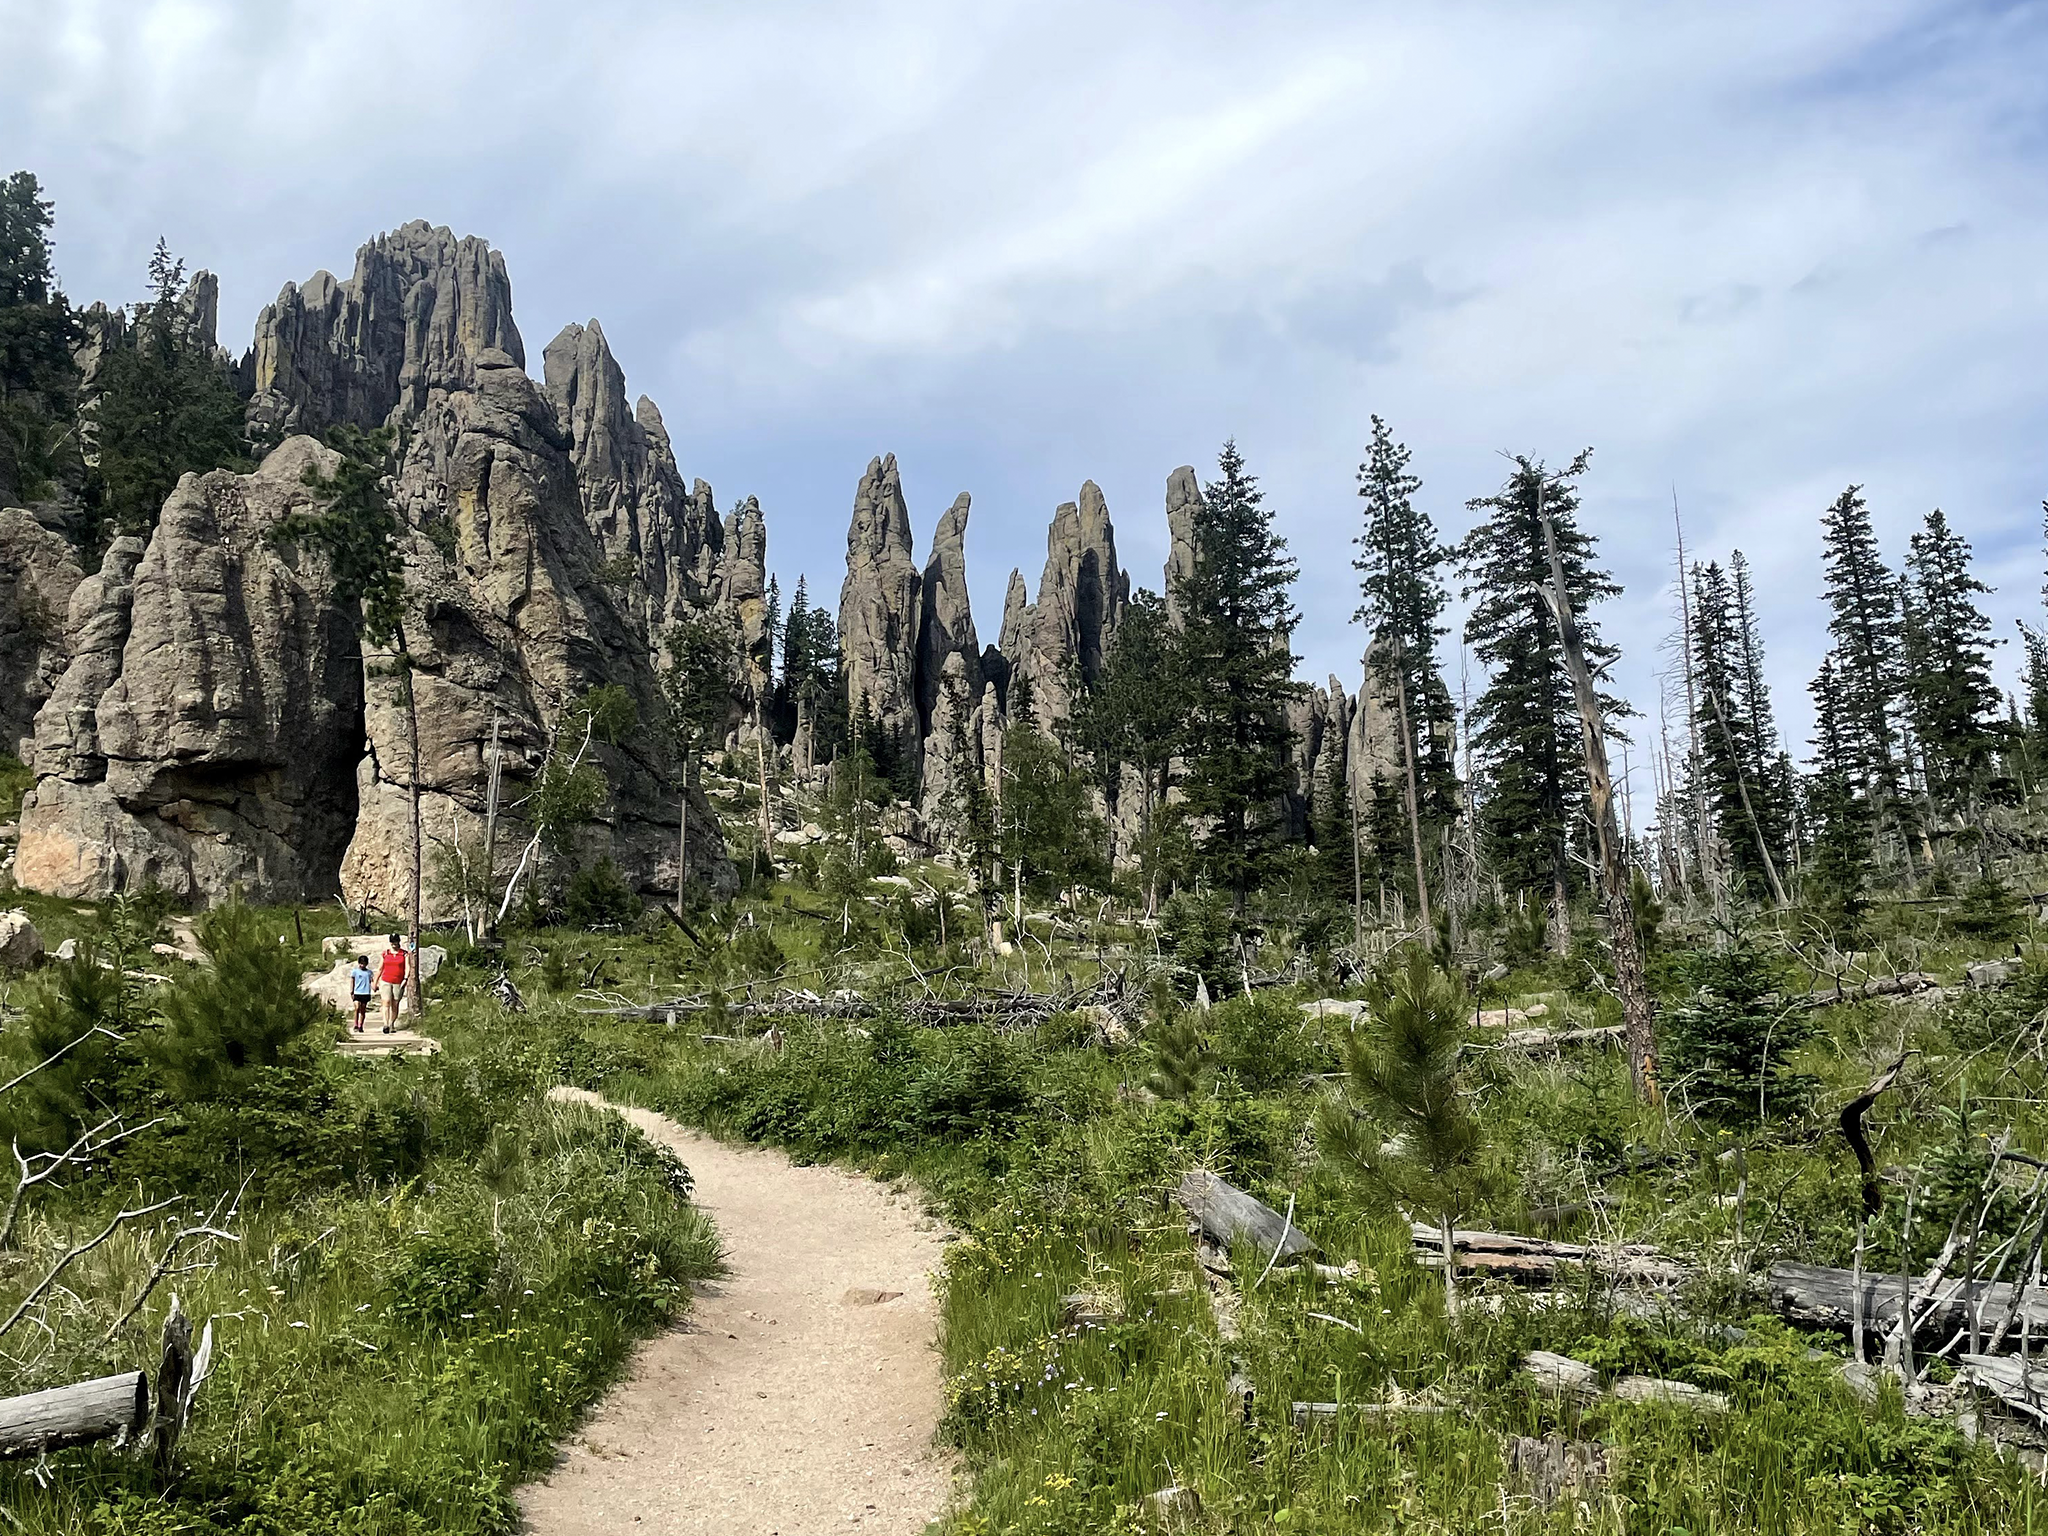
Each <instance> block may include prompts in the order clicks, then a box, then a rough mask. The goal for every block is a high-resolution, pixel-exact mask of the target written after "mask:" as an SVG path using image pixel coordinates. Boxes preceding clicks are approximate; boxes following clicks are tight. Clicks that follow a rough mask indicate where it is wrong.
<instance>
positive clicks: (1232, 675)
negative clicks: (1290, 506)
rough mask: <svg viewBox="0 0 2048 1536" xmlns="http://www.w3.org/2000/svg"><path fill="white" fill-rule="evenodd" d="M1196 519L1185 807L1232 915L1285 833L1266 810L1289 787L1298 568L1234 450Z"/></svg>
mask: <svg viewBox="0 0 2048 1536" xmlns="http://www.w3.org/2000/svg"><path fill="white" fill-rule="evenodd" d="M1217 467H1218V469H1219V470H1220V472H1221V478H1220V479H1217V480H1214V481H1212V482H1210V483H1209V484H1208V485H1206V486H1204V487H1203V501H1202V503H1201V505H1200V506H1199V507H1198V508H1197V510H1196V513H1195V566H1194V570H1193V572H1192V573H1191V574H1189V575H1187V576H1185V577H1183V578H1181V579H1180V580H1179V582H1178V583H1177V586H1176V591H1175V594H1174V596H1175V599H1176V605H1177V606H1178V608H1179V609H1180V612H1181V614H1182V617H1183V624H1182V631H1181V648H1182V655H1183V657H1184V658H1185V665H1184V669H1183V675H1184V677H1185V679H1186V683H1187V687H1188V716H1187V719H1188V733H1187V747H1186V758H1187V783H1186V794H1187V809H1188V811H1189V812H1190V813H1191V814H1192V815H1194V816H1196V817H1199V818H1204V819H1205V821H1206V824H1207V825H1206V830H1205V832H1204V834H1203V836H1202V839H1201V843H1200V846H1199V849H1198V854H1199V856H1200V858H1201V861H1202V863H1203V865H1204V867H1205V869H1206V871H1207V873H1208V875H1209V877H1210V878H1211V879H1212V880H1214V881H1216V883H1217V884H1218V885H1219V886H1222V887H1226V888H1228V889H1229V890H1230V892H1231V895H1232V898H1233V902H1234V904H1235V906H1236V907H1237V909H1238V910H1240V911H1241V910H1243V907H1244V900H1245V895H1246V893H1247V892H1248V891H1249V890H1251V889H1252V887H1254V886H1255V885H1257V884H1258V882H1259V880H1260V878H1261V877H1262V876H1263V875H1264V874H1265V872H1266V871H1267V869H1268V868H1269V866H1270V865H1271V863H1272V860H1273V857H1274V855H1275V853H1276V852H1277V850H1278V846H1279V842H1280V838H1281V834H1282V833H1283V832H1284V831H1285V828H1284V827H1283V826H1282V825H1281V824H1280V823H1279V822H1278V820H1277V818H1275V817H1274V816H1273V815H1272V813H1271V807H1272V806H1273V805H1274V803H1275V802H1276V801H1278V800H1279V798H1280V796H1281V795H1282V794H1283V793H1285V791H1286V789H1287V783H1288V773H1289V764H1288V760H1287V759H1288V750H1289V748H1290V747H1291V746H1292V745H1293V741H1294V732H1293V729H1292V728H1291V727H1290V726H1289V725H1288V723H1287V709H1286V706H1287V701H1288V700H1289V699H1290V698H1291V697H1293V695H1294V694H1295V693H1296V692H1297V691H1298V689H1297V685H1296V684H1295V682H1294V681H1293V671H1294V663H1295V660H1296V657H1295V656H1294V655H1293V653H1292V649H1291V647H1290V644H1289V641H1290V640H1291V639H1292V636H1293V633H1294V625H1295V622H1296V619H1297V617H1298V615H1297V614H1296V613H1295V609H1294V602H1293V599H1292V598H1291V597H1290V595H1289V591H1288V589H1289V588H1290V587H1291V586H1293V584H1294V578H1295V576H1296V574H1297V571H1298V568H1297V566H1296V565H1295V562H1294V560H1293V558H1292V557H1291V556H1290V555H1289V554H1288V553H1287V541H1286V540H1285V539H1283V538H1281V537H1280V536H1279V535H1278V534H1277V533H1275V532H1274V531H1273V514H1272V512H1271V511H1270V510H1269V509H1268V508H1267V507H1266V505H1265V498H1264V494H1263V493H1262V492H1261V491H1260V490H1259V485H1258V481H1257V479H1255V478H1254V477H1253V476H1252V475H1250V474H1247V473H1246V472H1245V467H1244V458H1243V456H1242V455H1240V454H1239V453H1238V451H1237V444H1236V443H1234V442H1226V443H1225V444H1224V445H1223V451H1222V453H1221V454H1220V455H1219V456H1218V458H1217Z"/></svg>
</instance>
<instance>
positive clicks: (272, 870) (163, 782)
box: [15, 438, 362, 901]
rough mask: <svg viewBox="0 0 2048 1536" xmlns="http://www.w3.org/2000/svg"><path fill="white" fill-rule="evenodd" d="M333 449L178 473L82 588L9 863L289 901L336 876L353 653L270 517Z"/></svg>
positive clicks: (344, 618)
mask: <svg viewBox="0 0 2048 1536" xmlns="http://www.w3.org/2000/svg"><path fill="white" fill-rule="evenodd" d="M333 464H334V455H333V454H332V453H331V452H330V451H329V450H327V449H325V448H322V447H320V446H319V445H318V444H316V443H314V442H312V441H311V440H310V439H306V438H299V439H295V440H293V441H291V442H288V443H287V444H285V445H284V446H283V447H281V448H279V449H278V450H277V451H276V452H274V453H273V454H271V455H270V457H269V458H268V459H266V460H265V461H264V463H263V465H262V467H261V468H259V469H258V470H257V471H256V472H255V473H254V474H252V475H235V474H231V473H229V472H227V471H225V470H217V471H215V472H213V473H211V474H208V475H204V476H200V475H187V476H185V477H184V479H183V480H181V481H180V482H179V484H178V488H177V489H176V490H175V491H174V492H173V493H172V494H171V497H170V499H169V501H167V502H166V503H165V505H164V509H163V514H162V517H161V518H160V520H159V521H158V524H157V527H156V531H155V533H154V534H153V535H152V536H151V538H150V540H149V542H148V544H147V546H146V547H145V546H144V545H143V544H142V542H141V541H140V540H137V539H132V538H124V539H117V540H115V541H114V544H113V546H112V547H111V548H110V549H109V550H108V552H107V556H106V559H105V562H104V563H103V565H102V567H101V570H100V572H99V574H98V575H96V576H93V577H91V578H88V579H86V580H84V581H82V582H80V583H79V584H78V586H77V589H76V591H75V592H74V593H73V595H72V598H73V600H72V606H71V615H70V617H71V633H70V649H71V653H72V659H71V661H70V664H69V665H68V666H67V668H66V669H65V672H64V675H63V677H62V678H61V679H60V680H59V681H58V683H57V685H56V687H55V689H54V691H53V692H52V694H51V696H50V699H49V701H48V702H47V703H46V704H45V705H44V707H43V709H42V711H41V712H40V714H39V715H38V717H37V724H36V742H35V766H36V773H37V779H36V786H35V788H34V790H33V791H31V793H30V796H29V799H28V801H27V802H26V803H25V804H24V806H23V808H22V821H21V844H20V849H19V852H18V854H17V856H16V861H15V878H16V879H17V880H19V881H20V882H21V883H22V884H23V885H25V886H28V887H29V888H31V889H34V890H40V891H48V892H52V893H54V894H58V895H65V896H79V897H97V896H104V895H107V894H109V893H110V892H112V891H117V890H122V889H135V888H137V887H140V886H142V885H145V884H149V883H152V882H153V883H155V884H157V885H159V886H161V887H163V888H164V889H165V890H167V891H170V892H171V893H172V894H173V895H176V896H180V897H186V898H197V899H220V898H222V897H225V896H227V895H228V894H229V893H230V892H232V891H235V890H238V889H239V890H240V891H241V892H242V893H244V894H245V895H246V896H248V897H249V898H250V899H251V900H256V901H296V900H299V899H302V898H303V897H305V896H307V895H308V894H311V895H315V896H324V895H327V894H328V893H330V892H331V891H332V890H333V889H334V878H335V874H336V872H337V870H338V869H339V866H340V862H341V853H342V849H343V847H344V846H345V844H346V843H347V841H348V838H349V835H350V832H351V830H352V829H353V826H354V822H355V811H356V793H355V782H354V768H355V762H356V759H357V757H358V756H359V755H360V754H361V750H362V668H361V663H360V660H359V650H358V646H357V644H356V639H355V633H354V625H353V623H352V621H351V619H350V618H349V616H348V615H346V614H344V613H343V612H342V611H341V610H340V609H339V608H338V607H337V606H336V605H335V604H334V603H333V602H332V601H331V600H330V597H329V590H330V585H331V581H330V577H329V574H328V571H327V568H326V565H325V562H324V561H323V560H320V559H318V558H315V557H311V556H309V555H307V554H306V553H304V552H302V551H296V550H292V549H290V548H288V547H279V546H278V545H277V544H276V543H275V542H274V537H273V536H274V533H275V530H276V529H277V527H278V525H279V523H280V522H282V521H283V520H284V519H285V518H286V517H288V516H290V515H291V514H292V513H294V512H303V511H309V510H312V508H311V505H310V501H309V497H310V494H311V493H310V492H309V491H308V490H307V488H306V487H305V486H304V485H303V484H302V483H301V476H302V474H303V473H304V471H305V470H306V469H307V468H308V467H309V466H320V467H322V468H323V469H326V470H331V469H332V467H333Z"/></svg>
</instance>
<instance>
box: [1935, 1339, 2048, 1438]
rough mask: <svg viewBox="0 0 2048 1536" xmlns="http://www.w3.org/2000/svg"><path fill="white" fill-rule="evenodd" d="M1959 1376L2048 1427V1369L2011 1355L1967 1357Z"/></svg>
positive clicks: (1964, 1359) (1964, 1357)
mask: <svg viewBox="0 0 2048 1536" xmlns="http://www.w3.org/2000/svg"><path fill="white" fill-rule="evenodd" d="M1956 1374H1957V1376H1959V1377H1961V1378H1962V1379H1963V1380H1964V1381H1967V1382H1969V1383H1971V1384H1972V1385H1973V1386H1978V1387H1982V1388H1983V1389H1984V1390H1985V1391H1986V1392H1989V1393H1990V1394H1991V1395H1992V1396H1993V1397H1996V1398H1997V1399H1998V1400H1999V1401H2000V1402H2002V1403H2004V1404H2005V1405H2006V1407H2008V1408H2011V1409H2014V1410H2015V1411H2017V1412H2019V1413H2023V1414H2025V1415H2026V1416H2027V1417H2028V1418H2030V1419H2033V1420H2034V1421H2035V1422H2036V1423H2041V1424H2048V1369H2043V1368H2042V1367H2041V1366H2038V1365H2032V1364H2029V1363H2027V1362H2025V1361H2022V1360H2016V1359H2013V1358H2011V1357H2010V1356H2002V1355H1965V1356H1963V1363H1962V1366H1961V1368H1960V1369H1959V1370H1958V1371H1957V1372H1956Z"/></svg>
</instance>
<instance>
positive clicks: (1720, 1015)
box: [1664, 932, 1815, 1121]
mask: <svg viewBox="0 0 2048 1536" xmlns="http://www.w3.org/2000/svg"><path fill="white" fill-rule="evenodd" d="M1683 974H1684V976H1685V979H1686V980H1687V982H1689V983H1690V984H1691V986H1692V988H1693V995H1692V998H1691V1000H1690V1001H1689V1002H1688V1003H1687V1004H1686V1005H1685V1006H1684V1007H1681V1008H1677V1009H1674V1010H1672V1012H1671V1013H1670V1014H1669V1015H1668V1016H1667V1018H1668V1022H1667V1024H1666V1026H1665V1031H1664V1039H1665V1046H1666V1050H1667V1051H1668V1052H1669V1065H1670V1068H1671V1082H1672V1090H1671V1091H1672V1094H1673V1096H1674V1097H1680V1096H1682V1097H1683V1099H1684V1100H1685V1102H1686V1103H1687V1104H1689V1105H1690V1106H1691V1107H1692V1108H1693V1109H1694V1110H1696V1111H1698V1112H1699V1113H1701V1114H1704V1115H1707V1116H1709V1117H1710V1118H1712V1119H1715V1120H1721V1121H1746V1120H1761V1119H1763V1118H1764V1117H1765V1116H1767V1115H1773V1114H1783V1113H1785V1112H1786V1111H1788V1110H1793V1109H1797V1108H1799V1107H1800V1106H1801V1105H1803V1104H1804V1103H1805V1102H1806V1101H1807V1099H1808V1098H1810V1097H1811V1096H1812V1092H1813V1089H1814V1086H1815V1083H1814V1080H1813V1078H1811V1077H1810V1076H1808V1075H1806V1074H1805V1073H1802V1072H1798V1071H1795V1070H1794V1069H1793V1067H1792V1064H1791V1063H1792V1056H1793V1053H1794V1052H1795V1051H1796V1050H1797V1049H1798V1048H1799V1047H1800V1046H1801V1045H1803V1044H1804V1043H1805V1042H1806V1041H1808V1040H1809V1039H1811V1038H1812V1037H1813V1033H1814V1023H1813V1016H1812V1014H1811V1013H1810V1012H1809V1011H1808V1010H1807V1009H1806V1008H1805V1007H1803V1006H1801V1004H1800V1003H1799V1002H1798V1001H1796V1000H1795V1001H1793V1002H1790V1003H1787V1002H1786V1001H1785V996H1786V994H1787V993H1788V991H1789V990H1790V988H1789V986H1788V983H1787V979H1786V978H1785V976H1784V975H1783V974H1781V968H1780V967H1779V965H1778V964H1777V963H1776V962H1775V961H1774V959H1773V958H1772V956H1771V953H1770V951H1768V950H1766V949H1764V948H1763V947H1762V946H1761V945H1759V944H1758V943H1756V941H1755V940H1754V939H1752V938H1750V937H1749V936H1748V935H1747V934H1744V933H1740V932H1734V933H1729V934H1726V935H1724V936H1723V941H1722V943H1721V944H1720V945H1719V946H1718V947H1717V948H1715V949H1712V950H1704V951H1698V952H1695V953H1693V954H1691V955H1689V956H1688V957H1687V959H1686V960H1685V962H1684V964H1683Z"/></svg>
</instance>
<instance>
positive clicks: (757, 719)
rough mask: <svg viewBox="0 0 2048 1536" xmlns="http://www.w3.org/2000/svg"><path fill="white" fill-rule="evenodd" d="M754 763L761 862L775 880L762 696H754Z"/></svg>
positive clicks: (773, 843) (766, 739)
mask: <svg viewBox="0 0 2048 1536" xmlns="http://www.w3.org/2000/svg"><path fill="white" fill-rule="evenodd" d="M754 762H755V764H756V766H758V767H759V769H760V772H761V862H762V863H763V864H765V865H766V866H767V868H768V878H769V879H770V880H773V879H774V878H775V802H774V801H773V800H771V799H769V798H768V730H767V727H765V726H764V725H762V723H761V695H760V693H759V692H758V691H757V692H756V693H755V694H754Z"/></svg>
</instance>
